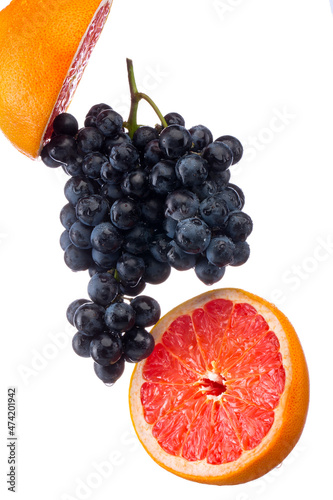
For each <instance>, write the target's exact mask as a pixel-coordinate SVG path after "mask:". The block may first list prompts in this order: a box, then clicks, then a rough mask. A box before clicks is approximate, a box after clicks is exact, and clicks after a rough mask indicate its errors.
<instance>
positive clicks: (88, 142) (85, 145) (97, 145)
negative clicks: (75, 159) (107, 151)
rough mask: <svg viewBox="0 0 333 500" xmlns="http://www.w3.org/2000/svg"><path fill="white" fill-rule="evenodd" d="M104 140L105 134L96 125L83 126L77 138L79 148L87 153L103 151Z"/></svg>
mask: <svg viewBox="0 0 333 500" xmlns="http://www.w3.org/2000/svg"><path fill="white" fill-rule="evenodd" d="M103 141H104V137H103V134H101V132H100V131H99V130H97V129H96V128H95V127H84V128H82V129H81V130H80V131H79V133H78V134H77V138H76V142H77V147H78V150H79V151H81V152H82V153H85V154H87V153H92V152H96V151H101V149H102V146H103Z"/></svg>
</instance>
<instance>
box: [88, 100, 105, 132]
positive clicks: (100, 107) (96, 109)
mask: <svg viewBox="0 0 333 500" xmlns="http://www.w3.org/2000/svg"><path fill="white" fill-rule="evenodd" d="M105 109H112V108H111V106H109V105H108V104H105V103H104V102H101V103H100V104H94V105H93V106H92V107H91V108H90V109H89V111H88V113H87V114H86V119H87V118H88V117H89V118H91V119H92V118H95V122H94V124H95V125H96V118H97V116H98V115H99V113H100V112H101V111H104V110H105ZM84 125H85V127H87V126H88V125H86V123H85V124H84Z"/></svg>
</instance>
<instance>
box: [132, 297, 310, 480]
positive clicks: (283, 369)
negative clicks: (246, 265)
mask: <svg viewBox="0 0 333 500" xmlns="http://www.w3.org/2000/svg"><path fill="white" fill-rule="evenodd" d="M151 333H152V334H153V336H154V338H155V342H156V345H155V349H154V351H153V353H152V354H151V355H150V356H149V357H148V358H147V359H145V360H143V361H141V362H140V363H138V364H137V365H136V367H135V369H134V371H133V375H132V379H131V384H130V392H129V402H130V412H131V418H132V421H133V425H134V428H135V430H136V433H137V435H138V437H139V440H140V441H141V443H142V444H143V446H144V448H145V449H146V451H147V452H148V453H149V455H150V456H151V457H152V458H153V459H154V460H155V461H156V462H157V463H158V464H159V465H161V466H162V467H164V468H165V469H167V470H169V471H170V472H173V473H174V474H177V475H178V476H181V477H183V478H186V479H189V480H192V481H197V482H201V483H208V484H219V485H221V484H238V483H244V482H247V481H251V480H253V479H256V478H258V477H260V476H262V475H263V474H265V473H267V472H268V471H270V470H271V469H272V468H273V467H276V466H277V465H279V464H280V463H281V462H282V461H283V460H284V458H285V457H286V456H287V455H288V454H289V452H290V451H291V450H292V448H293V447H294V446H295V444H296V442H297V441H298V439H299V437H300V435H301V433H302V430H303V427H304V424H305V420H306V415H307V410H308V403H309V378H308V370H307V365H306V361H305V357H304V354H303V351H302V347H301V344H300V342H299V339H298V337H297V335H296V332H295V330H294V328H293V327H292V325H291V324H290V322H289V321H288V319H287V318H286V317H285V316H284V314H282V312H280V311H279V310H278V309H277V308H276V307H275V306H274V305H272V304H270V303H269V302H267V301H266V300H264V299H262V298H260V297H257V296H255V295H253V294H250V293H248V292H244V291H242V290H239V289H232V288H226V289H220V290H215V291H209V292H207V293H204V294H202V295H199V296H198V297H195V298H193V299H191V300H189V301H187V302H185V303H183V304H181V305H179V306H178V307H176V308H175V309H173V310H172V311H170V312H169V313H168V314H166V315H165V316H164V317H163V318H162V319H161V320H160V321H159V322H158V323H157V324H156V325H155V327H154V328H153V329H152V331H151Z"/></svg>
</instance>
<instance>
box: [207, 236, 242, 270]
mask: <svg viewBox="0 0 333 500" xmlns="http://www.w3.org/2000/svg"><path fill="white" fill-rule="evenodd" d="M234 249H235V245H234V243H233V242H232V241H231V239H229V238H228V237H227V236H216V237H214V238H212V239H211V242H210V244H209V246H208V248H207V250H206V257H207V260H208V261H209V262H210V263H211V264H213V265H214V266H217V267H225V266H227V265H228V264H230V262H232V258H233V253H234Z"/></svg>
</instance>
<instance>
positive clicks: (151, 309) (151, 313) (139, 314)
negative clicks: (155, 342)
mask: <svg viewBox="0 0 333 500" xmlns="http://www.w3.org/2000/svg"><path fill="white" fill-rule="evenodd" d="M131 306H132V307H133V309H134V311H135V325H136V326H141V327H144V328H146V327H147V326H152V325H155V323H157V321H158V320H159V319H160V316H161V308H160V305H159V303H158V302H157V300H155V299H153V298H152V297H148V295H139V296H138V297H135V298H134V299H133V300H131Z"/></svg>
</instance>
